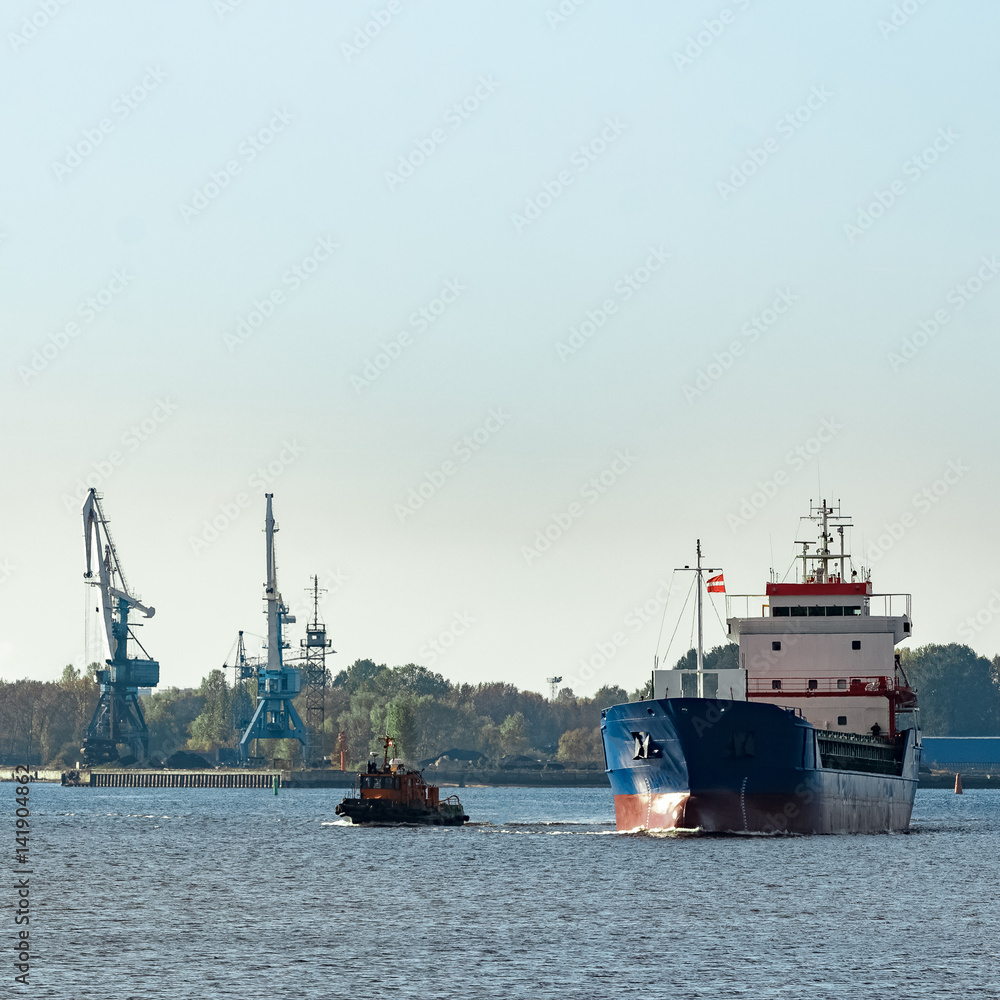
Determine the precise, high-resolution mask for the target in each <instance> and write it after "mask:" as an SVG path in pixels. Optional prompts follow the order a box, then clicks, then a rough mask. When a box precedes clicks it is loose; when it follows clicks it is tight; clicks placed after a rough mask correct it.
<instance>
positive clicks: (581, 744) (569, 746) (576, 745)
mask: <svg viewBox="0 0 1000 1000" xmlns="http://www.w3.org/2000/svg"><path fill="white" fill-rule="evenodd" d="M556 756H557V757H558V758H559V760H562V761H580V762H593V761H603V760H604V747H603V745H602V742H601V727H600V726H596V727H594V728H589V727H587V726H582V727H581V728H579V729H569V730H567V731H566V732H565V733H563V734H562V736H560V737H559V752H558V753H557V754H556Z"/></svg>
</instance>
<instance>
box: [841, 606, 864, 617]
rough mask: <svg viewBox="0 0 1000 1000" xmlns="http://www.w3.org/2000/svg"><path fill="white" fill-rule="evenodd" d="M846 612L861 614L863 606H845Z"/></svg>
mask: <svg viewBox="0 0 1000 1000" xmlns="http://www.w3.org/2000/svg"><path fill="white" fill-rule="evenodd" d="M844 614H845V615H860V614H861V608H859V607H858V606H857V605H855V606H854V607H849V608H844Z"/></svg>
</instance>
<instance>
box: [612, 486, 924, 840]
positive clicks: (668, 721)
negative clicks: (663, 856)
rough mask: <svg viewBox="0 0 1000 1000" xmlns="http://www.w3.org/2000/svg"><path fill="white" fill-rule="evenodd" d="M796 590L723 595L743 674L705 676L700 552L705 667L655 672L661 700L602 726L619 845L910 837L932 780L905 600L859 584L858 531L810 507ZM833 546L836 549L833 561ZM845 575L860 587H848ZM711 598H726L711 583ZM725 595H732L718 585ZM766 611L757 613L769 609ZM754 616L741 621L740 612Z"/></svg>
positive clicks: (615, 714)
mask: <svg viewBox="0 0 1000 1000" xmlns="http://www.w3.org/2000/svg"><path fill="white" fill-rule="evenodd" d="M804 520H807V521H810V522H812V523H813V524H815V525H816V526H817V527H818V529H819V531H818V541H815V540H814V541H797V542H796V543H795V544H796V545H797V546H799V545H800V546H801V547H802V548H801V553H800V554H798V555H797V556H796V559H797V560H799V561H801V570H800V572H799V573H798V574H797V576H798V577H799V578H798V579H797V581H796V582H794V583H785V582H778V581H777V580H776V579H775V574H774V571H773V570H772V572H771V576H772V579H771V582H769V583H768V584H767V585H766V589H765V593H764V594H761V595H739V596H737V595H732V596H728V595H727V597H726V623H727V628H728V633H729V640H730V642H732V643H738V658H737V659H736V664H737V665H736V666H733V667H728V668H726V669H718V670H706V669H705V667H704V656H703V652H702V622H701V609H702V591H703V587H704V582H705V581H704V579H703V578H704V575H705V574H706V573H708V572H713V571H712V570H710V569H709V568H708V567H704V566H703V565H702V554H701V543H700V541H699V543H698V546H697V565H696V566H695V567H693V568H692V567H685V569H693V571H694V572H695V573H696V584H697V588H698V590H697V598H698V599H697V609H698V612H697V613H698V647H697V658H696V667H695V668H694V669H674V670H660V669H654V670H653V676H652V690H651V694H652V698H651V699H650V700H649V701H640V702H633V703H630V704H626V705H616V706H614V707H612V708H608V709H606V710H604V711H603V712H602V719H601V735H602V738H603V741H604V752H605V762H606V767H607V774H608V779H609V781H610V783H611V788H612V791H613V793H614V802H615V821H616V825H617V828H618V830H620V831H633V830H636V831H638V830H645V831H665V830H681V829H684V830H699V831H703V832H705V833H800V834H817V833H878V832H890V831H905V830H906V829H907V828H908V827H909V823H910V814H911V812H912V809H913V797H914V794H915V792H916V787H917V778H918V770H919V766H920V752H921V750H920V729H919V721H918V720H919V715H918V710H917V698H916V692H915V691H914V690H913V689H912V688H911V686H910V684H909V682H908V681H907V678H906V675H905V673H904V670H903V668H902V666H901V664H900V657H899V654H898V653H897V652H895V647H896V646H897V645H898V644H899V643H900V642H902V641H903V640H905V639H908V638H909V637H910V635H911V631H912V623H911V619H910V603H911V601H910V595H909V594H876V593H874V592H873V590H872V583H871V578H870V573H863V574H862V576H860V577H859V575H858V573H857V572H855V571H850V572H849V566H850V558H851V557H850V554H849V553H848V552H846V551H845V548H844V544H845V543H844V530H845V528H849V527H851V525H850V521H849V518H847V517H844V516H842V515H841V513H840V505H839V503H838V504H837V506H836V507H833V506H831V505H828V504H827V502H826V500H823V501H822V502H821V503H819V504H817V505H814V504H813V503H812V502H810V505H809V514H808V516H807V518H805V519H804ZM834 532H836V533H837V535H838V536H839V551H831V549H832V548H833V540H834ZM848 572H849V575H848ZM708 582H709V584H710V585H713V584H714V585H713V586H712V588H711V589H715V590H721V589H722V588H723V587H724V583H722V577H721V576H719V577H712V578H709V581H708ZM720 584H721V586H720ZM758 607H759V608H760V613H759V614H755V613H754V612H756V610H757V608H758ZM740 611H741V612H743V614H742V616H740V615H738V614H737V612H740Z"/></svg>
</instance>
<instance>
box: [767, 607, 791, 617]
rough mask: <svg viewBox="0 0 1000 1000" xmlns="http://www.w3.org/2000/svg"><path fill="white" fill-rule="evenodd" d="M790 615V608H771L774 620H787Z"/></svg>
mask: <svg viewBox="0 0 1000 1000" xmlns="http://www.w3.org/2000/svg"><path fill="white" fill-rule="evenodd" d="M788 615H789V609H788V608H771V617H772V618H787V617H788Z"/></svg>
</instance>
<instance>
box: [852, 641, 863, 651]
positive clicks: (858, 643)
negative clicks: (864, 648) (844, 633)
mask: <svg viewBox="0 0 1000 1000" xmlns="http://www.w3.org/2000/svg"><path fill="white" fill-rule="evenodd" d="M860 648H861V640H860V639H852V640H851V649H860Z"/></svg>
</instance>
